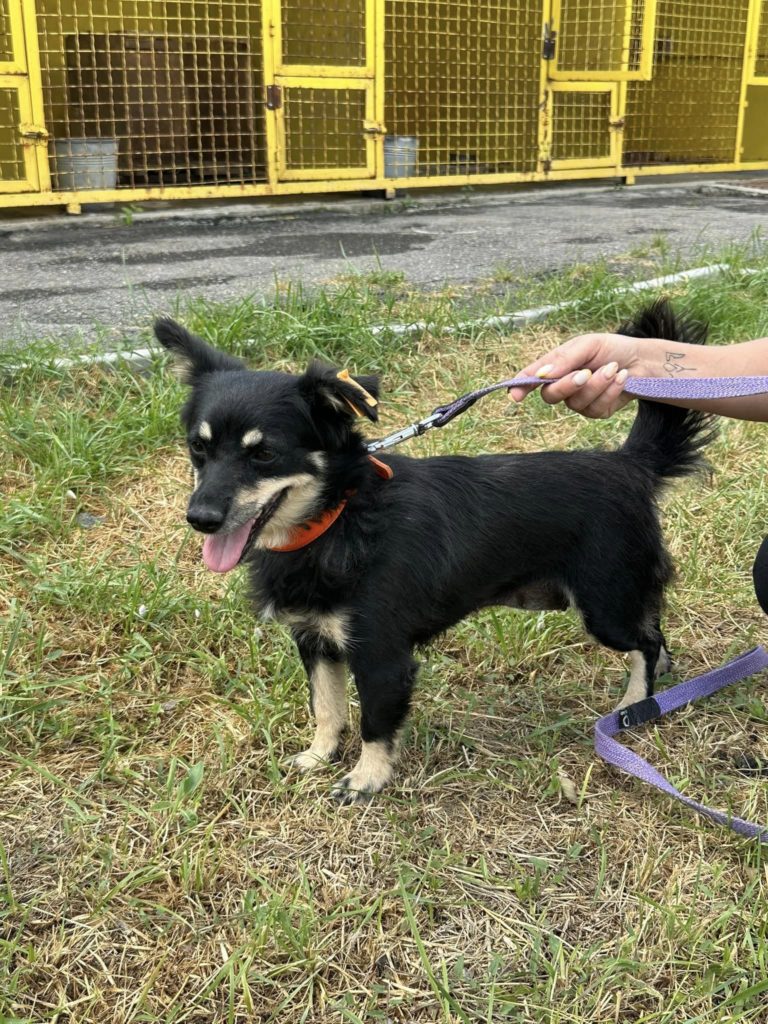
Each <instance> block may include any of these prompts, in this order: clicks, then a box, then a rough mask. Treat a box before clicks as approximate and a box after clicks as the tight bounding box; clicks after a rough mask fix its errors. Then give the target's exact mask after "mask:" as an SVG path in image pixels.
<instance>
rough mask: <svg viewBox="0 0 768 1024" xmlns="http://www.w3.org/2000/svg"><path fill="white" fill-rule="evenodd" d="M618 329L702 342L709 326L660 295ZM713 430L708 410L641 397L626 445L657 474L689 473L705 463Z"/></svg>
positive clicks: (643, 335) (662, 476) (634, 335)
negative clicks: (680, 312) (687, 317)
mask: <svg viewBox="0 0 768 1024" xmlns="http://www.w3.org/2000/svg"><path fill="white" fill-rule="evenodd" d="M619 334H626V335H628V336H629V337H631V338H663V339H665V340H667V341H681V342H684V343H685V344H688V345H703V344H704V343H705V342H706V338H707V329H706V327H705V326H703V325H701V324H695V323H692V322H690V321H688V320H685V319H684V318H682V317H679V316H676V315H675V313H674V312H673V310H672V307H671V306H670V305H669V303H668V302H666V301H664V300H661V301H659V302H656V303H654V305H652V306H649V307H648V308H647V309H645V310H643V311H642V312H641V313H640V314H639V315H638V316H637V317H636V318H635V319H634V320H632V321H630V322H629V323H626V324H623V325H622V326H621V327H620V328H619ZM715 433H716V429H715V427H714V420H713V417H712V416H710V415H709V414H708V413H703V412H694V411H692V410H690V409H680V408H678V407H677V406H674V405H662V404H661V403H659V402H648V401H640V402H638V411H637V416H636V417H635V422H634V423H633V425H632V430H631V431H630V434H629V437H628V438H627V440H626V441H625V443H624V445H623V447H622V451H624V452H626V453H627V454H628V455H631V456H632V457H633V458H635V459H637V460H638V461H641V462H643V463H645V464H646V465H648V466H650V467H651V469H652V470H653V472H654V473H655V474H656V476H657V477H659V479H669V478H672V477H679V476H689V475H690V474H691V473H695V472H696V471H697V470H700V469H701V468H702V467H703V466H704V465H705V463H704V460H703V459H702V456H701V450H702V448H704V447H705V446H706V445H708V444H709V443H710V441H711V440H712V439H713V438H714V436H715Z"/></svg>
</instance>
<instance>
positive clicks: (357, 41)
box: [280, 0, 366, 67]
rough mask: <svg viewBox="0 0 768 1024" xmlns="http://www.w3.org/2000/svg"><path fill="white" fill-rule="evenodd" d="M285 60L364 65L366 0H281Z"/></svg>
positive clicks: (303, 62)
mask: <svg viewBox="0 0 768 1024" xmlns="http://www.w3.org/2000/svg"><path fill="white" fill-rule="evenodd" d="M280 6H281V25H282V45H283V54H282V57H283V63H284V64H326V65H328V64H330V65H347V66H351V67H363V66H365V63H366V10H365V6H366V5H365V0H282V3H281V5H280Z"/></svg>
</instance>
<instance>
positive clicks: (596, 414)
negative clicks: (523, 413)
mask: <svg viewBox="0 0 768 1024" xmlns="http://www.w3.org/2000/svg"><path fill="white" fill-rule="evenodd" d="M639 363H640V359H639V353H638V345H637V339H636V338H629V337H626V336H625V335H623V334H582V335H579V336H578V337H576V338H571V340H570V341H566V342H565V343H564V344H563V345H560V346H559V347H558V348H556V349H552V351H551V352H547V353H546V354H545V355H543V356H541V357H540V358H539V359H536V360H535V361H534V362H532V363H530V364H529V365H528V366H526V367H524V368H523V369H522V370H520V376H521V377H556V378H558V380H557V381H556V382H555V383H554V384H547V385H545V386H544V387H543V388H542V389H541V397H542V398H543V399H544V401H545V402H548V403H549V404H550V405H554V404H556V403H557V402H565V404H566V405H567V406H568V408H569V409H572V410H573V411H574V412H580V413H581V414H582V415H583V416H587V417H589V418H590V419H604V418H606V417H608V416H612V415H613V414H614V413H615V412H616V411H617V409H621V408H622V407H623V406H625V405H627V403H628V402H630V401H631V400H632V396H631V395H628V394H626V393H625V392H624V390H623V387H624V382H625V381H626V379H627V377H628V376H629V371H630V370H631V369H633V368H634V369H636V368H637V367H638V365H639ZM560 378H562V379H560ZM531 390H533V388H532V386H530V385H527V386H526V385H524V386H521V387H519V388H510V389H509V394H510V397H511V398H513V399H514V400H515V401H516V402H522V400H523V399H524V398H525V396H526V395H527V394H528V393H529V391H531Z"/></svg>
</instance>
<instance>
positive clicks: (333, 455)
mask: <svg viewBox="0 0 768 1024" xmlns="http://www.w3.org/2000/svg"><path fill="white" fill-rule="evenodd" d="M155 335H156V336H157V339H158V341H159V342H160V343H161V344H162V345H163V346H164V347H165V348H167V349H168V350H169V351H170V353H171V355H172V356H173V358H174V361H175V363H176V368H177V371H178V372H179V374H180V376H181V378H182V380H184V382H185V383H187V384H188V385H189V386H190V389H191V391H190V396H189V400H188V401H187V403H186V404H185V406H184V408H183V410H182V422H183V423H184V426H185V427H186V431H187V444H188V446H189V455H190V459H191V461H192V467H193V470H194V478H195V486H194V490H193V492H192V495H191V497H190V499H189V506H188V509H187V520H188V522H189V523H190V524H191V525H192V526H193V527H194V528H195V529H196V530H199V531H200V532H201V533H205V534H208V536H207V537H206V540H205V544H204V545H203V560H204V561H205V564H206V565H207V566H208V568H209V569H212V570H213V571H214V572H228V571H229V570H230V569H233V568H234V567H235V566H236V565H238V564H239V563H240V562H241V561H243V559H244V558H245V557H246V555H247V554H248V552H249V551H250V550H251V549H252V548H253V547H254V545H258V546H262V547H278V546H280V545H281V544H284V543H285V542H286V540H287V539H288V537H289V536H290V534H291V532H292V530H293V529H294V528H295V527H296V526H298V525H299V524H301V523H303V522H305V521H306V520H307V519H309V518H312V517H313V516H314V515H316V514H317V513H319V512H320V511H321V510H323V509H324V508H326V507H327V504H328V497H329V494H330V492H331V491H332V490H333V487H334V485H335V484H336V483H337V480H336V478H337V477H338V476H339V474H340V473H341V472H342V468H343V465H344V464H346V463H354V462H360V461H362V460H364V457H365V450H364V447H363V441H362V438H361V437H360V435H359V434H358V433H357V431H356V429H355V424H356V422H357V421H358V419H359V417H361V416H365V417H367V418H368V419H370V420H374V421H375V420H376V418H377V412H376V396H377V395H378V382H377V381H376V378H374V377H358V378H352V377H349V376H348V375H347V374H343V373H342V374H339V372H338V371H337V370H335V369H334V368H333V367H330V366H326V365H324V364H322V363H313V364H312V365H311V366H310V367H309V368H308V369H307V371H306V372H305V373H304V374H302V375H294V374H289V373H275V372H257V371H253V370H249V369H247V368H246V366H245V364H244V363H243V362H242V361H241V360H240V359H236V358H235V357H233V356H230V355H227V354H226V353H224V352H219V351H217V350H216V349H214V348H212V347H211V346H210V345H208V344H206V342H204V341H202V340H201V339H200V338H196V337H194V335H191V334H189V333H188V332H187V331H186V330H184V328H183V327H180V326H179V325H178V324H176V323H174V322H173V321H172V320H158V321H157V323H156V324H155ZM337 500H338V499H337Z"/></svg>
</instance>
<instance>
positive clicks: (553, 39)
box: [541, 22, 557, 60]
mask: <svg viewBox="0 0 768 1024" xmlns="http://www.w3.org/2000/svg"><path fill="white" fill-rule="evenodd" d="M556 50H557V32H556V31H555V29H554V26H552V25H550V23H549V22H547V23H546V25H545V26H544V42H543V44H542V47H541V56H542V59H543V60H554V59H555V52H556Z"/></svg>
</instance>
